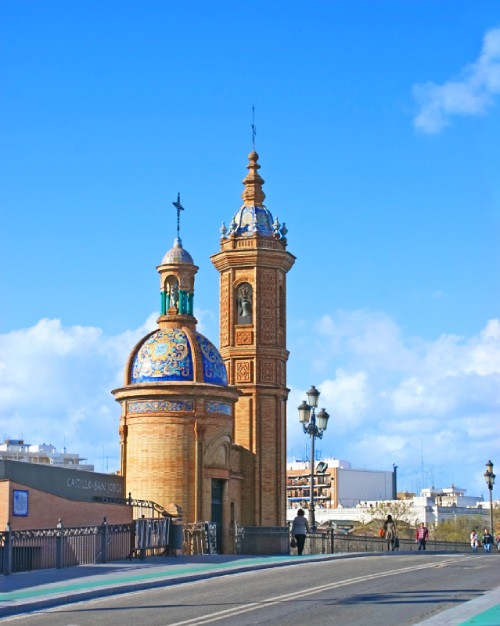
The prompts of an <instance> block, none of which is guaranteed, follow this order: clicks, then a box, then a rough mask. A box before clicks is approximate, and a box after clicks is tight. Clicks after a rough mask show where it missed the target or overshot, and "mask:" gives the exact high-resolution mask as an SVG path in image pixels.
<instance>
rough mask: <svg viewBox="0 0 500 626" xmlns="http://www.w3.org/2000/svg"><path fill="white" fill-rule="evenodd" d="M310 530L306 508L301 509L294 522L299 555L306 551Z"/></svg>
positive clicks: (293, 528)
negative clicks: (305, 544)
mask: <svg viewBox="0 0 500 626" xmlns="http://www.w3.org/2000/svg"><path fill="white" fill-rule="evenodd" d="M308 532H309V522H308V521H307V519H306V518H305V515H304V509H299V510H298V511H297V515H296V517H295V519H294V520H293V522H292V535H293V536H294V537H295V539H296V540H297V552H298V555H299V556H300V555H301V554H302V552H303V551H304V543H305V542H306V534H307V533H308Z"/></svg>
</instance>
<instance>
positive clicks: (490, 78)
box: [413, 28, 500, 133]
mask: <svg viewBox="0 0 500 626" xmlns="http://www.w3.org/2000/svg"><path fill="white" fill-rule="evenodd" d="M498 93H500V29H499V28H497V29H493V30H490V31H488V32H487V33H486V35H485V37H484V40H483V47H482V50H481V54H480V56H479V58H478V59H477V61H476V62H474V63H471V64H469V65H467V66H466V67H465V68H464V69H463V70H462V72H461V74H460V77H459V78H458V79H457V80H449V81H447V82H445V83H443V84H442V85H436V84H435V83H433V82H428V83H425V84H417V85H414V86H413V94H414V97H415V99H416V101H417V103H418V104H419V112H418V114H417V115H416V117H415V118H414V120H413V123H414V126H415V128H416V129H417V130H419V131H421V132H424V133H438V132H439V131H441V130H442V129H443V128H444V127H445V126H447V125H448V124H449V123H450V118H451V117H452V116H453V115H482V114H484V113H486V111H487V110H488V108H489V107H491V106H492V105H493V102H494V96H495V95H496V94H498Z"/></svg>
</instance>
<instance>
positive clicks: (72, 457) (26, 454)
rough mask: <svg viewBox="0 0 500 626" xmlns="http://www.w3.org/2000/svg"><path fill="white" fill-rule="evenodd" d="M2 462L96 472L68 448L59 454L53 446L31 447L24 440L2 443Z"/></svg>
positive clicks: (7, 440) (39, 445)
mask: <svg viewBox="0 0 500 626" xmlns="http://www.w3.org/2000/svg"><path fill="white" fill-rule="evenodd" d="M0 460H2V461H23V462H25V463H41V464H44V465H55V466H57V467H65V468H67V469H79V470H86V471H89V472H93V471H94V466H93V465H90V464H85V463H82V461H86V459H84V458H82V457H80V455H79V454H76V453H72V452H67V451H66V448H65V449H64V451H63V452H58V451H57V449H56V448H55V447H54V446H53V445H51V444H46V443H42V444H36V445H31V444H29V443H24V440H23V439H5V441H4V442H3V443H0Z"/></svg>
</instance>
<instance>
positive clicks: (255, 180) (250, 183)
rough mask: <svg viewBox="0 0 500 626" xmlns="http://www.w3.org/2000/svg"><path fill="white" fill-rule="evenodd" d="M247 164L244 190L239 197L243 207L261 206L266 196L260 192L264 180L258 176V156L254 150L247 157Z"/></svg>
mask: <svg viewBox="0 0 500 626" xmlns="http://www.w3.org/2000/svg"><path fill="white" fill-rule="evenodd" d="M248 160H249V163H248V165H247V170H248V174H247V175H246V176H245V178H244V179H243V181H242V182H243V184H244V185H245V189H244V190H243V192H242V194H241V197H242V198H243V204H244V205H245V206H263V202H264V198H265V197H266V194H265V193H264V192H263V191H262V185H263V184H264V179H263V178H262V177H261V175H260V174H259V172H258V170H259V169H260V165H259V164H258V163H257V161H258V160H259V155H258V154H257V152H255V150H253V151H252V152H250V154H249V155H248Z"/></svg>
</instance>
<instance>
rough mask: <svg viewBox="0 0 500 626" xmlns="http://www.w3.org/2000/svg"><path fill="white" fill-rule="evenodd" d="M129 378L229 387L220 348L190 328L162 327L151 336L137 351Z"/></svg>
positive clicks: (143, 341) (144, 380)
mask: <svg viewBox="0 0 500 626" xmlns="http://www.w3.org/2000/svg"><path fill="white" fill-rule="evenodd" d="M200 365H201V367H200ZM129 376H130V380H129V382H130V383H132V384H134V383H144V382H180V381H186V382H199V383H208V384H212V385H220V386H224V387H226V386H227V372H226V367H225V365H224V362H223V360H222V357H221V355H220V354H219V351H218V350H217V348H216V347H215V346H214V345H213V343H212V342H211V341H209V340H208V339H207V338H206V337H204V336H203V335H202V334H200V333H198V332H196V331H194V330H190V329H188V328H165V329H164V328H160V329H158V330H156V331H155V332H153V333H152V334H150V335H147V336H146V337H145V338H144V339H143V340H142V341H141V342H140V343H139V344H138V345H137V346H136V347H135V348H134V353H133V354H132V355H131V367H130V373H129Z"/></svg>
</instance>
